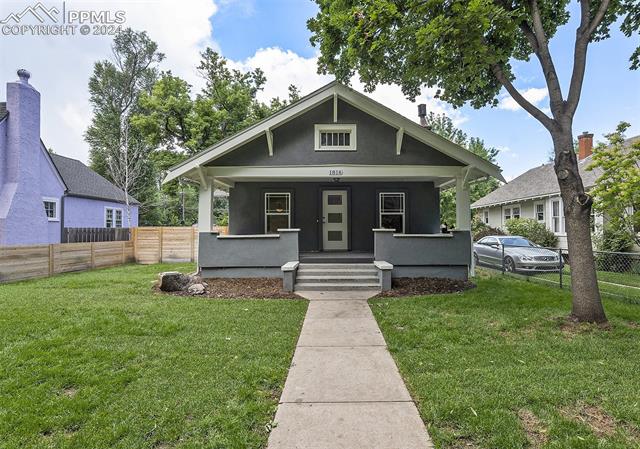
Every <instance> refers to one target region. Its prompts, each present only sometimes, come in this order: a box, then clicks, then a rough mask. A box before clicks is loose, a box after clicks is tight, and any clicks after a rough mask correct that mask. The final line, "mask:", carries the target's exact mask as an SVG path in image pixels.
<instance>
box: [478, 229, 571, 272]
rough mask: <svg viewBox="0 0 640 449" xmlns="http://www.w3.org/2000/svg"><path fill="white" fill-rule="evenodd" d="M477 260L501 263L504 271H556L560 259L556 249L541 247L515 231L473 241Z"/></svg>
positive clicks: (496, 264)
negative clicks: (512, 233)
mask: <svg viewBox="0 0 640 449" xmlns="http://www.w3.org/2000/svg"><path fill="white" fill-rule="evenodd" d="M473 257H474V259H475V262H476V264H482V265H492V266H498V267H502V266H503V264H504V269H505V271H510V272H514V273H515V272H523V273H537V272H543V271H559V270H560V269H562V261H561V260H560V256H559V255H558V253H557V252H555V251H552V250H549V249H546V248H542V247H540V246H538V245H536V244H535V243H532V242H531V241H529V240H527V239H526V238H524V237H520V236H517V235H489V236H487V237H483V238H481V239H480V240H478V241H477V242H476V243H474V244H473Z"/></svg>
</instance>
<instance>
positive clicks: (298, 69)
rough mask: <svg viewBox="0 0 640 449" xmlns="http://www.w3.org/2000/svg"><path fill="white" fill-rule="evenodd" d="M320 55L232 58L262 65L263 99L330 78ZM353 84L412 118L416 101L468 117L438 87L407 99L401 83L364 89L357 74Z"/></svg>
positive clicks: (267, 52)
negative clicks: (321, 68) (322, 72)
mask: <svg viewBox="0 0 640 449" xmlns="http://www.w3.org/2000/svg"><path fill="white" fill-rule="evenodd" d="M317 60H318V58H317V57H315V56H314V57H310V58H305V57H303V56H300V55H298V54H297V53H294V52H292V51H291V50H283V49H280V48H277V47H270V48H261V49H259V50H257V51H256V53H255V54H254V55H253V56H251V57H249V58H247V59H245V60H243V61H236V62H232V65H233V66H234V67H237V68H240V69H242V70H252V69H255V68H257V67H260V68H261V69H262V70H264V72H265V76H266V77H267V84H266V85H265V88H264V91H263V92H261V93H260V94H259V98H260V100H262V101H268V100H269V99H271V98H272V97H280V98H287V96H288V91H287V88H288V86H289V85H290V84H294V85H296V86H297V87H298V88H299V89H300V91H301V93H302V95H305V94H308V93H310V92H312V91H314V90H315V89H318V88H320V87H322V86H323V85H325V84H327V83H328V82H330V81H331V80H332V79H333V77H332V76H329V75H320V74H318V73H317ZM351 81H352V87H353V88H354V89H356V90H358V91H360V92H363V93H365V94H366V95H369V96H370V97H371V98H373V99H374V100H376V101H379V102H380V103H382V104H384V105H385V106H387V107H389V108H391V109H393V110H395V111H396V112H399V113H400V114H402V115H404V116H406V117H408V118H410V119H411V120H417V119H418V107H417V104H419V103H425V104H426V105H427V110H428V111H433V112H434V113H436V114H439V113H446V114H447V115H449V116H450V117H451V118H452V119H453V120H454V123H456V125H459V124H461V123H463V122H464V121H465V117H464V116H463V115H462V114H461V113H460V111H458V110H454V109H453V108H451V107H450V106H448V105H447V104H446V103H444V102H442V101H439V100H437V99H435V98H434V94H435V89H427V90H426V91H425V92H424V93H423V94H422V95H421V96H420V97H418V98H416V101H415V103H414V102H411V101H409V100H407V99H406V97H405V96H404V94H403V93H402V91H401V89H400V87H399V86H396V85H383V86H379V87H378V88H377V89H376V90H375V91H374V92H371V93H366V92H364V86H363V85H362V83H360V82H359V81H358V80H357V77H354V79H352V80H351Z"/></svg>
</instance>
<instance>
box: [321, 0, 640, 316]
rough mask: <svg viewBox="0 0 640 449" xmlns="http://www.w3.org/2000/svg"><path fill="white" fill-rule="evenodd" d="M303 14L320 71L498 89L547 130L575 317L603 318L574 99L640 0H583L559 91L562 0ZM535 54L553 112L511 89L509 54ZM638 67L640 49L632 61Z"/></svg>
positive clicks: (473, 99)
mask: <svg viewBox="0 0 640 449" xmlns="http://www.w3.org/2000/svg"><path fill="white" fill-rule="evenodd" d="M316 2H317V3H318V5H319V7H320V11H319V12H318V15H317V16H316V17H315V18H313V19H311V20H309V23H308V25H309V28H310V29H311V31H312V32H313V36H312V38H311V42H312V43H313V44H314V45H319V46H320V51H321V55H320V58H319V61H318V63H319V70H320V71H321V72H324V73H326V72H332V73H334V74H335V75H336V77H337V78H338V79H340V80H342V81H348V80H349V79H350V78H351V77H352V76H353V75H354V74H355V73H358V74H359V75H360V78H361V80H362V81H363V82H364V83H365V85H366V87H367V88H368V89H374V88H375V86H376V85H377V84H380V83H396V84H399V85H400V86H402V89H403V92H404V93H405V94H406V95H407V96H408V97H410V98H414V97H416V96H417V95H418V94H419V93H420V91H421V89H422V88H423V87H424V86H429V87H432V86H437V88H438V93H437V96H438V97H439V98H441V99H443V100H445V101H447V102H449V103H451V104H452V105H454V106H462V105H464V104H465V103H467V102H468V103H470V104H471V105H472V106H473V107H476V108H480V107H483V106H486V105H496V104H497V102H498V94H499V93H500V91H501V90H502V89H505V90H506V91H507V92H508V93H509V94H510V95H511V97H512V98H513V99H514V100H515V101H516V102H517V103H518V104H519V105H520V106H521V107H522V108H523V109H524V110H525V111H527V112H528V113H529V114H530V115H531V116H533V117H534V118H535V119H536V120H538V121H539V122H540V123H541V124H542V125H543V126H544V127H545V128H546V129H547V130H548V132H549V133H550V135H551V139H552V141H553V146H554V153H555V158H554V167H555V172H556V174H557V178H558V182H559V184H560V192H561V196H562V200H563V203H564V213H565V217H566V228H567V240H568V245H569V253H570V257H571V288H572V294H573V302H572V316H573V317H574V318H575V319H577V320H579V321H591V322H600V323H602V322H606V320H607V319H606V315H605V313H604V309H603V307H602V301H601V299H600V293H599V290H598V282H597V279H596V271H595V264H594V260H593V253H592V246H591V229H590V223H589V221H590V215H591V208H592V203H593V199H592V198H591V196H590V195H589V194H588V193H587V192H585V190H584V186H583V183H582V179H581V178H580V174H579V172H578V165H577V160H576V155H575V153H574V151H573V118H574V115H575V112H576V109H577V107H578V103H579V101H580V95H581V92H582V85H583V80H584V75H585V68H586V62H587V49H588V47H589V44H590V43H591V42H594V41H599V40H603V39H606V38H608V37H609V35H610V32H611V27H612V25H614V24H615V23H616V22H617V21H618V20H620V19H621V20H620V27H621V30H622V32H623V33H624V34H625V35H627V36H631V34H633V33H636V32H637V31H638V29H639V28H640V2H638V1H637V0H580V1H579V8H578V9H579V14H580V18H579V26H578V27H577V29H576V35H575V42H574V52H573V69H572V73H571V79H570V81H569V83H568V90H567V91H566V95H565V93H563V89H562V87H561V83H560V79H559V76H558V73H557V72H556V68H555V64H554V60H553V58H552V55H551V52H550V50H549V40H550V39H551V38H553V36H554V35H555V34H556V32H557V30H558V28H559V27H560V26H562V25H565V24H566V23H567V22H568V21H569V17H570V11H569V0H449V1H442V0H349V1H347V0H337V1H336V0H316ZM531 56H534V57H535V58H536V59H537V60H538V62H539V64H540V67H541V69H542V74H543V76H544V80H545V82H546V85H547V88H548V91H549V99H550V104H549V106H550V110H551V111H550V112H551V115H548V114H546V113H545V112H544V111H542V110H541V109H539V108H538V107H536V106H535V105H534V104H532V103H531V102H529V101H528V100H527V99H526V98H525V97H524V96H523V95H522V94H521V93H520V92H519V91H518V89H517V88H516V87H515V85H514V82H515V79H516V76H515V71H514V70H513V67H512V61H514V60H521V61H527V60H529V59H530V57H531ZM638 66H640V47H639V48H638V49H636V51H635V52H634V53H633V55H632V56H631V68H632V69H636V68H638Z"/></svg>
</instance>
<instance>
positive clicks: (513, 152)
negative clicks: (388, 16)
mask: <svg viewBox="0 0 640 449" xmlns="http://www.w3.org/2000/svg"><path fill="white" fill-rule="evenodd" d="M315 12H316V6H315V3H313V2H311V1H305V0H275V1H258V0H255V1H251V0H236V1H227V2H224V3H222V4H221V6H220V9H219V11H218V12H217V13H216V14H215V15H214V16H212V18H211V23H212V25H213V36H214V39H215V41H216V42H217V44H218V45H219V47H220V50H221V51H222V53H223V54H224V55H225V56H226V57H227V58H230V59H233V60H245V59H247V58H251V57H252V56H253V55H254V54H255V53H256V51H257V50H259V49H261V48H268V47H279V48H281V49H283V50H291V51H292V52H294V53H296V54H297V55H299V56H302V57H305V58H311V57H313V56H314V55H315V54H316V49H314V48H313V47H312V46H311V44H310V43H309V37H310V33H309V31H308V30H307V28H306V21H307V19H308V18H309V17H311V16H313V15H315ZM576 16H577V14H575V13H574V14H573V17H572V19H571V22H570V23H569V24H568V25H567V26H565V27H563V28H562V29H561V30H560V32H559V33H558V35H557V36H556V37H555V38H554V39H553V40H552V41H551V51H552V53H553V55H554V58H555V61H556V68H557V70H558V72H559V76H560V78H561V80H562V82H563V88H565V91H566V88H567V87H566V86H567V85H568V80H569V77H570V70H571V67H572V59H571V58H572V52H573V38H574V36H575V28H576V20H577V17H576ZM634 45H638V39H637V38H635V39H634V38H632V39H627V38H625V37H624V36H622V34H621V33H620V32H619V31H617V30H616V31H614V33H613V37H612V38H611V39H609V40H607V41H604V42H601V43H596V44H592V45H591V46H590V50H589V55H588V65H587V75H586V78H585V83H584V87H583V94H582V99H581V102H580V106H579V109H578V112H577V114H576V118H575V122H574V132H575V134H579V133H580V132H582V131H585V130H588V131H590V132H593V133H594V134H595V138H596V139H602V135H603V134H604V133H607V132H609V131H611V130H613V129H614V128H615V126H616V125H617V123H618V122H619V121H621V120H626V121H629V122H631V123H632V125H633V126H632V128H631V129H630V130H629V135H634V134H640V112H639V111H640V73H639V72H638V71H636V72H633V71H630V70H628V66H629V63H628V60H629V56H630V54H631V53H632V51H633V48H634ZM515 69H516V73H517V77H518V78H517V81H516V86H517V87H518V88H519V89H520V90H527V89H532V88H533V89H542V88H544V87H545V84H544V80H543V78H542V75H541V72H540V69H539V65H538V63H537V61H535V60H532V61H531V62H529V63H522V62H517V63H516V66H515ZM539 105H540V107H546V106H548V103H547V99H546V98H545V99H544V100H542V101H541V102H540V103H539ZM505 107H506V105H505ZM458 114H461V116H458V120H459V121H460V122H461V123H460V127H461V128H463V129H464V130H465V131H466V132H468V133H469V134H470V135H472V136H477V137H481V138H483V139H484V140H485V141H486V143H488V144H489V145H492V146H495V147H498V148H500V149H501V150H502V152H501V155H500V157H499V163H500V165H501V166H502V168H503V170H504V172H505V175H506V176H507V177H508V178H512V177H514V176H517V175H518V174H520V173H522V172H524V171H525V170H527V169H529V168H531V167H534V166H536V165H539V164H541V163H544V162H546V161H547V159H548V157H549V154H550V152H551V150H552V144H551V139H550V137H549V135H548V132H547V131H546V130H545V129H544V128H543V127H542V126H541V125H540V124H539V123H538V122H537V121H536V120H535V119H533V118H531V117H530V116H529V115H528V114H527V113H526V112H525V111H523V110H521V109H518V110H510V109H501V108H483V109H480V110H475V109H473V108H471V107H464V108H462V109H461V110H460V111H458Z"/></svg>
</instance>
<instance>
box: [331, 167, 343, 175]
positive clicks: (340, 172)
mask: <svg viewBox="0 0 640 449" xmlns="http://www.w3.org/2000/svg"><path fill="white" fill-rule="evenodd" d="M342 175H344V170H342V169H341V168H332V169H330V170H329V176H342Z"/></svg>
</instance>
